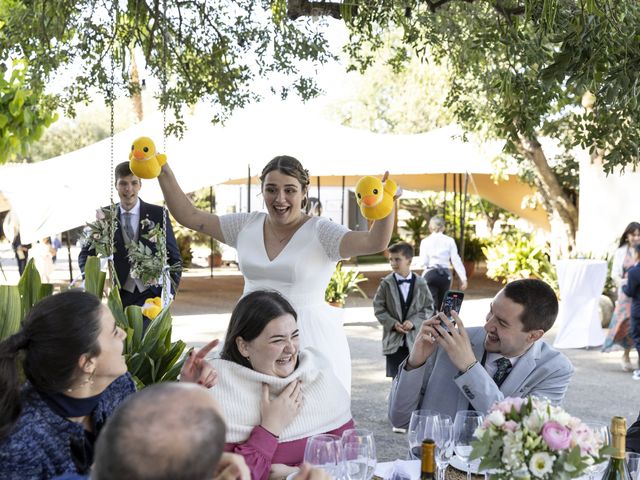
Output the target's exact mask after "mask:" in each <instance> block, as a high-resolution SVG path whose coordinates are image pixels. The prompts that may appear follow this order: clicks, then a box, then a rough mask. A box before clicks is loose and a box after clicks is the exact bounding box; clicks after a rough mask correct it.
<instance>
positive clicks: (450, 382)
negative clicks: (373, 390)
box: [389, 327, 573, 428]
mask: <svg viewBox="0 0 640 480" xmlns="http://www.w3.org/2000/svg"><path fill="white" fill-rule="evenodd" d="M467 332H468V334H469V339H470V340H471V345H472V347H473V351H474V353H475V356H476V359H477V360H478V363H477V364H476V365H474V366H473V367H472V368H471V369H469V371H467V372H466V373H464V374H462V375H460V376H458V377H456V375H458V369H457V368H456V367H455V366H454V365H453V363H451V360H449V356H448V355H447V353H446V352H445V351H444V350H443V349H441V348H438V349H437V350H436V352H435V353H434V354H433V355H431V357H430V358H429V359H428V360H427V362H426V363H425V364H424V365H423V366H422V367H420V368H417V369H415V370H411V371H406V370H405V369H404V366H405V363H406V360H405V361H404V362H403V363H402V364H401V365H400V369H399V370H398V375H397V376H396V378H394V380H393V384H392V386H391V394H390V395H389V420H390V421H391V424H392V425H393V426H395V427H402V428H406V427H407V426H408V425H409V420H410V418H411V412H412V411H414V410H417V409H421V408H426V409H431V410H435V411H436V412H439V413H441V414H446V415H450V416H451V418H454V417H455V414H456V412H457V411H459V410H467V409H468V408H469V403H471V405H473V408H475V409H476V410H477V411H479V412H487V411H488V410H489V409H490V408H491V406H492V405H493V403H494V402H498V401H500V400H503V399H504V398H505V397H527V396H529V395H535V396H538V397H546V398H548V399H549V400H550V401H551V402H552V403H554V404H560V403H561V402H562V399H563V398H564V395H565V393H566V391H567V387H568V385H569V380H571V376H572V375H573V366H572V365H571V362H570V361H569V359H568V358H567V357H566V356H565V355H564V354H562V353H560V352H558V351H557V350H555V349H553V348H552V347H550V346H549V345H547V344H546V343H545V342H543V341H542V340H538V341H537V342H535V343H534V344H533V345H532V346H531V347H530V348H529V350H527V351H526V352H525V353H524V354H523V355H522V356H521V357H520V359H519V360H518V363H516V365H515V366H514V367H513V370H511V372H510V373H509V376H508V377H507V378H506V379H505V381H504V383H503V384H502V386H501V387H500V388H498V386H497V385H496V384H495V382H494V381H493V379H492V378H491V377H490V376H489V374H488V373H487V371H486V370H485V369H484V367H483V366H482V365H481V363H480V361H481V360H482V356H483V354H484V338H485V331H484V329H483V328H482V327H474V328H468V329H467Z"/></svg>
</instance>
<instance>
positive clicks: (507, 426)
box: [502, 420, 518, 432]
mask: <svg viewBox="0 0 640 480" xmlns="http://www.w3.org/2000/svg"><path fill="white" fill-rule="evenodd" d="M502 429H503V430H505V431H507V432H515V431H516V430H518V424H517V423H516V422H514V421H513V420H507V421H506V422H504V425H502Z"/></svg>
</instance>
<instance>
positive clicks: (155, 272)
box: [127, 218, 180, 286]
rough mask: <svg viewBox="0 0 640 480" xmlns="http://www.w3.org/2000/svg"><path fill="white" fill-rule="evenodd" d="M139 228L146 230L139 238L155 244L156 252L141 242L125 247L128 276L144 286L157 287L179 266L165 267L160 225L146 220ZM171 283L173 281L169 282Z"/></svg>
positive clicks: (163, 238) (142, 221) (164, 243)
mask: <svg viewBox="0 0 640 480" xmlns="http://www.w3.org/2000/svg"><path fill="white" fill-rule="evenodd" d="M140 227H141V229H143V230H146V232H145V233H141V234H140V237H141V238H144V239H145V240H147V241H149V242H150V243H153V244H155V246H156V251H155V252H153V251H152V250H151V248H150V247H149V246H148V245H145V244H144V243H143V242H141V241H138V242H131V243H130V244H129V245H127V254H128V257H129V262H130V263H131V270H130V275H131V277H132V278H137V279H138V280H140V281H141V282H142V283H143V284H144V285H147V286H151V285H159V284H160V283H161V282H162V278H163V276H164V275H165V274H166V275H167V277H169V279H171V277H170V276H169V275H170V274H171V273H173V272H175V271H177V270H179V269H180V266H179V265H166V259H165V252H166V239H165V236H164V232H163V228H162V224H161V223H155V222H153V221H151V220H149V219H148V218H144V219H142V220H141V221H140ZM171 281H173V280H171Z"/></svg>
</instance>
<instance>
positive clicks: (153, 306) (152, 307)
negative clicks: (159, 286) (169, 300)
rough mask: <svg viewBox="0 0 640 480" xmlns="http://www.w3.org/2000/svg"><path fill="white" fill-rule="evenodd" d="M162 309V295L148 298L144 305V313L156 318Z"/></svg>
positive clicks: (150, 317)
mask: <svg viewBox="0 0 640 480" xmlns="http://www.w3.org/2000/svg"><path fill="white" fill-rule="evenodd" d="M161 311H162V299H161V298H160V297H155V298H147V299H146V300H145V301H144V305H142V314H143V315H144V316H145V317H147V318H149V319H151V320H154V319H155V318H156V317H157V316H158V314H159V313H160V312H161Z"/></svg>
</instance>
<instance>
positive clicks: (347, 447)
mask: <svg viewBox="0 0 640 480" xmlns="http://www.w3.org/2000/svg"><path fill="white" fill-rule="evenodd" d="M342 450H343V458H344V465H345V473H346V476H347V478H348V479H349V480H370V479H371V478H372V477H373V471H374V470H375V468H376V461H377V460H376V443H375V440H374V438H373V432H372V431H371V430H367V429H366V428H350V429H348V430H345V431H344V432H342Z"/></svg>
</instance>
